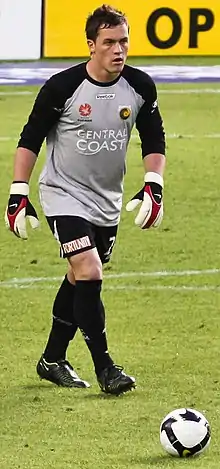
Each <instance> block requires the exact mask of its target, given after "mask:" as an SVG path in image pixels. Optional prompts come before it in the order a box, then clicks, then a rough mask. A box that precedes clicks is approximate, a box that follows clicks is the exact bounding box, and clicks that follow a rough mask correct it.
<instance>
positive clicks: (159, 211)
mask: <svg viewBox="0 0 220 469" xmlns="http://www.w3.org/2000/svg"><path fill="white" fill-rule="evenodd" d="M144 182H145V185H144V187H143V188H142V189H141V190H140V191H139V192H138V193H137V194H136V195H135V196H134V197H133V198H132V199H131V200H130V202H128V203H127V205H126V210H127V211H128V212H131V211H133V210H134V209H135V208H136V207H138V205H139V204H141V207H140V210H139V212H138V214H137V216H136V218H135V225H137V226H139V227H140V228H141V229H142V230H145V229H148V228H151V227H153V228H157V227H158V226H159V225H160V224H161V222H162V219H163V178H162V176H160V174H158V173H154V172H150V171H149V172H148V173H146V174H145V177H144Z"/></svg>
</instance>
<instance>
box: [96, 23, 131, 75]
mask: <svg viewBox="0 0 220 469" xmlns="http://www.w3.org/2000/svg"><path fill="white" fill-rule="evenodd" d="M88 46H89V49H90V52H91V58H92V60H93V62H95V63H96V66H97V67H99V68H100V70H101V69H102V70H105V71H106V72H107V73H108V74H109V75H111V74H117V73H120V72H121V71H122V69H123V67H124V64H125V60H126V58H127V53H128V26H127V25H126V24H125V23H124V24H121V25H118V26H115V27H112V28H100V30H99V33H98V36H97V38H96V41H95V42H94V41H90V40H89V41H88Z"/></svg>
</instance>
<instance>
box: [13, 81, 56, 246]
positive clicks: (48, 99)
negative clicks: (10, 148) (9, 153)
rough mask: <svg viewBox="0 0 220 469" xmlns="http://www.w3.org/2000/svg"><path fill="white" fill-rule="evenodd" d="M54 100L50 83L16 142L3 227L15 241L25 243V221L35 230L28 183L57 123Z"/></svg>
mask: <svg viewBox="0 0 220 469" xmlns="http://www.w3.org/2000/svg"><path fill="white" fill-rule="evenodd" d="M57 100H58V97H57V94H56V92H55V90H54V87H53V81H52V80H49V81H48V82H47V83H46V84H45V85H44V86H43V87H42V88H41V90H40V92H39V94H38V96H37V98H36V100H35V103H34V106H33V109H32V111H31V113H30V116H29V118H28V121H27V123H26V125H25V126H24V128H23V130H22V133H21V136H20V140H19V142H18V147H17V150H16V153H15V159H14V171H13V182H12V184H11V187H10V195H9V200H8V206H7V208H6V212H5V223H6V226H7V228H8V229H10V231H12V232H13V233H14V234H15V235H16V236H18V237H19V238H23V239H27V229H26V218H28V220H29V221H30V224H31V226H32V228H37V227H38V226H39V220H38V216H37V213H36V211H35V209H34V207H33V205H32V204H31V203H30V201H29V198H28V196H29V180H30V177H31V174H32V171H33V169H34V165H35V163H36V159H37V155H38V153H39V151H40V149H41V146H42V143H43V141H44V139H45V137H46V136H47V135H48V132H49V131H50V129H51V128H52V127H53V125H54V124H55V123H56V122H57V120H58V119H59V116H60V112H61V111H60V110H58V109H57V107H56V105H57ZM59 104H60V103H59Z"/></svg>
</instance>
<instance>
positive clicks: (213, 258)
mask: <svg viewBox="0 0 220 469" xmlns="http://www.w3.org/2000/svg"><path fill="white" fill-rule="evenodd" d="M207 88H209V89H210V88H211V89H212V92H208V93H207V92H206V90H207ZM219 88H220V85H218V84H216V85H210V84H203V85H201V84H194V85H192V84H190V85H189V84H188V85H173V84H172V85H163V86H162V85H160V86H158V94H159V102H160V108H161V112H162V114H163V118H164V123H165V129H166V132H167V168H166V174H165V195H164V200H165V216H164V221H163V224H162V226H161V228H160V229H159V230H157V231H153V230H152V231H149V232H142V231H141V230H140V229H139V228H137V227H135V225H134V222H133V219H134V215H133V214H131V213H130V214H127V213H126V212H125V209H124V208H123V211H122V219H121V224H120V230H119V235H118V240H117V243H116V247H115V249H114V253H113V256H112V261H111V264H109V266H106V268H105V278H104V286H103V299H104V302H105V305H106V312H107V328H108V340H109V350H110V352H111V353H112V355H113V357H114V359H115V361H116V363H119V364H122V365H124V366H125V370H126V371H127V372H129V373H131V374H133V375H134V376H135V377H136V379H137V389H136V390H135V391H134V392H133V393H129V394H127V395H125V396H121V397H119V398H112V397H106V396H104V395H102V394H100V392H99V389H98V385H97V383H96V379H95V375H94V372H93V366H92V362H91V359H90V355H89V353H88V351H87V349H86V346H85V344H84V342H83V340H82V338H81V336H80V334H78V335H77V337H76V339H75V340H74V342H73V343H72V344H71V346H70V348H69V353H68V358H69V360H70V361H71V362H72V363H73V365H74V366H75V368H76V369H77V371H78V372H79V373H80V374H81V375H82V376H83V377H84V379H86V380H88V381H89V382H90V383H91V384H92V387H91V388H90V389H88V390H80V389H78V390H77V389H72V390H69V389H59V388H57V387H55V386H53V385H52V384H50V383H46V382H40V381H39V380H38V377H37V375H36V372H35V364H36V362H37V360H38V358H39V356H40V355H41V353H42V350H43V348H44V345H45V342H46V339H47V335H48V332H49V328H50V324H51V307H52V303H53V299H54V296H55V294H56V291H57V289H58V287H59V284H60V280H61V278H62V276H63V275H64V274H65V268H66V264H65V261H63V260H60V259H59V253H58V246H57V243H56V241H55V240H54V239H53V237H52V235H51V234H50V231H49V228H48V227H47V224H46V222H45V220H44V218H43V214H42V211H41V208H40V205H39V201H38V189H37V179H38V175H39V172H40V170H41V167H42V165H43V163H44V157H45V150H44V148H43V150H42V152H41V155H40V157H39V160H38V162H37V166H36V168H35V172H34V175H33V178H32V182H31V194H30V199H31V201H32V202H33V204H34V205H35V207H36V209H37V211H38V214H39V217H40V220H41V228H40V230H39V231H36V232H30V230H29V239H28V241H21V240H19V239H17V238H15V237H14V236H13V235H12V234H11V233H9V232H7V231H6V230H5V227H4V220H3V215H4V210H5V206H6V204H7V199H8V192H9V186H10V183H11V178H12V165H13V154H14V151H15V147H16V142H17V139H18V135H19V132H20V130H21V128H22V126H23V124H24V123H25V119H26V116H27V114H28V113H29V111H30V109H31V106H32V102H33V99H34V95H35V94H36V93H37V90H38V88H37V87H31V88H22V87H20V88H19V87H16V88H12V87H10V88H7V87H3V86H2V87H0V91H1V92H6V93H11V92H13V91H19V90H20V91H31V92H32V93H33V94H28V95H22V96H21V95H11V94H1V95H0V116H1V120H0V174H1V185H0V210H1V214H2V217H1V218H2V223H1V225H0V237H1V244H0V255H1V271H0V280H1V284H0V308H1V322H0V327H1V386H0V407H1V409H0V426H1V452H0V467H1V469H18V468H22V469H26V468H27V469H34V468H36V469H44V468H45V467H46V468H48V469H49V468H53V469H64V468H65V469H70V468H71V469H72V468H74V469H75V468H76V469H78V468H83V469H84V468H85V469H94V468H97V467H99V468H103V469H104V468H105V469H127V468H129V467H132V468H133V469H142V468H143V469H151V468H174V467H175V468H176V467H178V468H183V467H184V468H185V467H191V468H193V469H194V468H200V469H207V468H208V469H217V468H218V467H219V457H220V450H219V439H220V431H219V414H220V403H219V402H220V393H219V390H220V385H219V383H220V368H219V335H220V327H219V309H220V282H219V272H218V269H219V267H220V265H219V264H220V262H219V257H220V254H219V252H220V237H219V213H220V211H219V181H220V163H219V144H220V131H219V121H220V93H217V92H216V91H217V90H218V89H219ZM192 89H194V91H195V90H197V92H195V93H192V92H190V90H192ZM183 90H184V93H183V92H182V91H183ZM173 91H175V93H173ZM142 184H143V168H142V161H141V152H140V145H139V141H138V138H137V135H136V133H135V132H134V134H133V137H132V139H131V143H130V146H129V152H128V159H127V175H126V178H125V195H124V206H125V203H126V201H127V200H129V198H130V196H132V195H134V193H135V192H136V191H137V190H138V189H139V188H140V187H141V186H142ZM13 279H17V280H13ZM184 406H190V407H194V408H196V409H198V410H200V411H202V412H203V413H204V414H205V415H206V417H207V418H208V420H209V421H210V424H211V428H212V442H211V446H210V449H209V450H208V451H207V453H206V454H205V455H202V456H201V457H199V458H197V459H191V460H176V459H172V458H171V457H169V456H167V455H166V454H165V453H164V452H163V450H162V448H161V447H160V443H159V426H160V422H161V420H162V418H163V417H164V416H165V415H166V414H167V413H168V412H169V411H170V410H172V409H174V408H176V407H184Z"/></svg>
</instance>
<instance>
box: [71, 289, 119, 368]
mask: <svg viewBox="0 0 220 469" xmlns="http://www.w3.org/2000/svg"><path fill="white" fill-rule="evenodd" d="M101 286H102V281H101V280H89V281H88V280H77V281H76V287H75V297H74V317H75V320H76V322H77V324H78V326H79V328H80V330H81V332H82V333H83V336H84V339H85V341H86V344H87V346H88V348H89V350H90V353H91V355H92V359H93V363H94V366H95V372H96V374H97V375H99V374H100V372H101V371H102V370H103V369H104V368H106V367H108V366H111V365H112V364H113V361H112V359H111V357H110V356H109V354H108V347H107V338H106V333H105V310H104V306H103V304H102V302H101V299H100V293H101Z"/></svg>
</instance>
